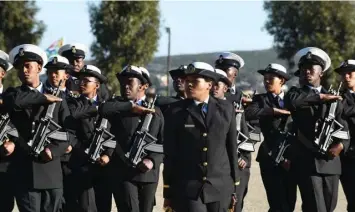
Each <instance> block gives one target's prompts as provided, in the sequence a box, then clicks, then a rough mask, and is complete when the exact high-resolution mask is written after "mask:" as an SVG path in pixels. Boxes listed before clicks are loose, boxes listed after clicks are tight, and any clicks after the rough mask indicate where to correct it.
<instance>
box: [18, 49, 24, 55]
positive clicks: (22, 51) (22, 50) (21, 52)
mask: <svg viewBox="0 0 355 212" xmlns="http://www.w3.org/2000/svg"><path fill="white" fill-rule="evenodd" d="M18 55H19V56H20V57H22V56H24V55H25V51H24V49H23V48H20V49H19V52H18Z"/></svg>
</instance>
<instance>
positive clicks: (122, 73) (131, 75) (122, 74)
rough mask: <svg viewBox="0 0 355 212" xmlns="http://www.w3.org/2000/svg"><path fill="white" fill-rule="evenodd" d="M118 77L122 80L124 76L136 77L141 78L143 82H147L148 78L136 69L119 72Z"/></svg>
mask: <svg viewBox="0 0 355 212" xmlns="http://www.w3.org/2000/svg"><path fill="white" fill-rule="evenodd" d="M116 77H117V79H118V80H121V79H122V77H134V78H137V79H139V80H140V81H141V82H142V83H143V84H144V83H147V80H146V79H145V77H143V75H142V74H139V73H136V72H134V71H130V72H126V71H125V72H121V73H117V74H116Z"/></svg>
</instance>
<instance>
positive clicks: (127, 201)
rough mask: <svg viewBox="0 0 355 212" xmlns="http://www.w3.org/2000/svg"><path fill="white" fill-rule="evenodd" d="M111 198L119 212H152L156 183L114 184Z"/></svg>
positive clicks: (124, 182)
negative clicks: (113, 199)
mask: <svg viewBox="0 0 355 212" xmlns="http://www.w3.org/2000/svg"><path fill="white" fill-rule="evenodd" d="M114 184H115V185H114V189H113V196H114V198H115V201H116V205H117V207H118V208H117V210H118V211H119V212H152V211H153V207H154V205H155V192H156V190H157V186H158V183H142V182H131V181H123V182H122V181H121V182H116V183H114Z"/></svg>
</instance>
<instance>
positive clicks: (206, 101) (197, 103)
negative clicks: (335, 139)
mask: <svg viewBox="0 0 355 212" xmlns="http://www.w3.org/2000/svg"><path fill="white" fill-rule="evenodd" d="M209 99H210V96H208V97H207V99H206V100H205V101H203V102H204V103H206V104H208V100H209ZM194 102H195V105H199V104H201V103H202V102H199V101H196V100H194Z"/></svg>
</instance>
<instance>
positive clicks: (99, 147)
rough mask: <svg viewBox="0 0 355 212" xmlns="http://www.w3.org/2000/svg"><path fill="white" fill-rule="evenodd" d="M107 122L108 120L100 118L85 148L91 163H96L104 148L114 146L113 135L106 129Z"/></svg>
mask: <svg viewBox="0 0 355 212" xmlns="http://www.w3.org/2000/svg"><path fill="white" fill-rule="evenodd" d="M107 124H108V120H107V119H105V118H102V119H101V122H100V126H99V127H97V128H96V129H95V133H94V135H93V139H92V140H91V143H90V146H89V148H87V149H86V150H85V153H86V154H88V155H89V161H90V162H91V163H96V162H97V159H98V158H100V156H101V154H102V152H103V151H104V150H105V149H106V148H112V149H114V148H115V147H116V141H115V140H113V139H114V138H115V136H114V135H112V134H111V133H110V132H108V131H107Z"/></svg>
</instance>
